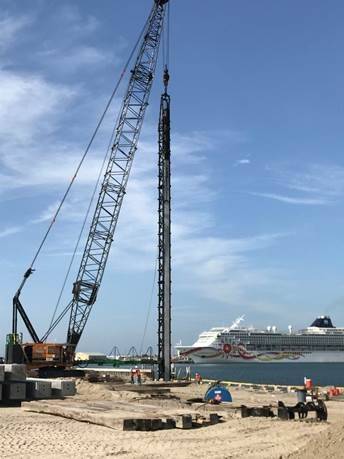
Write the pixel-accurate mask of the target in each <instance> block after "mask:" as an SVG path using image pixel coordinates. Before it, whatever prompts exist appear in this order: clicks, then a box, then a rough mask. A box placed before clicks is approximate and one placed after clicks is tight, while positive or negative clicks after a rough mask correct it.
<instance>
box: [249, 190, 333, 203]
mask: <svg viewBox="0 0 344 459" xmlns="http://www.w3.org/2000/svg"><path fill="white" fill-rule="evenodd" d="M250 194H252V195H253V196H261V197H262V198H268V199H274V200H275V201H280V202H285V203H287V204H296V205H307V206H323V205H328V204H330V201H328V200H326V199H324V198H307V197H303V198H302V197H300V198H298V197H292V196H284V195H281V194H274V193H250Z"/></svg>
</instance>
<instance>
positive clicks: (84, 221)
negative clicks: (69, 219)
mask: <svg viewBox="0 0 344 459" xmlns="http://www.w3.org/2000/svg"><path fill="white" fill-rule="evenodd" d="M118 118H119V115H118V117H117V121H118ZM117 121H116V124H115V126H117ZM115 132H116V129H114V130H113V131H112V135H111V138H110V141H109V145H108V147H107V149H106V155H105V157H104V159H103V162H102V165H101V167H100V170H99V174H98V177H97V181H96V183H95V186H94V188H93V192H92V195H91V198H90V201H89V204H88V207H87V210H86V214H85V217H84V220H83V222H82V225H81V229H80V232H79V235H78V238H77V241H76V244H75V247H74V250H73V253H72V256H71V259H70V262H69V265H68V268H67V272H66V275H65V277H64V280H63V283H62V287H61V290H60V293H59V295H58V298H57V301H56V305H55V308H54V312H53V315H52V317H51V321H50V325H49V328H48V331H47V333H46V335H44V337H45V339H47V338H48V336H49V334H50V329H51V327H52V325H53V322H54V320H55V316H56V312H57V310H58V307H59V306H60V302H61V298H62V295H63V292H64V289H65V287H66V284H67V281H68V278H69V274H70V272H71V269H72V266H73V263H74V260H75V257H76V254H77V251H78V248H79V245H80V241H81V238H82V235H83V233H84V229H85V226H86V223H87V220H88V217H89V214H90V211H91V207H92V204H93V201H94V198H95V195H96V192H97V189H98V186H99V182H100V179H101V176H102V174H103V171H104V167H105V164H106V161H107V159H108V157H109V153H110V150H111V145H112V142H113V139H114V136H115Z"/></svg>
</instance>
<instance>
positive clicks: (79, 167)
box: [29, 20, 149, 271]
mask: <svg viewBox="0 0 344 459" xmlns="http://www.w3.org/2000/svg"><path fill="white" fill-rule="evenodd" d="M148 24H149V21H148V20H147V21H146V23H145V25H144V26H143V28H142V30H141V32H140V35H139V37H138V39H137V41H136V43H135V45H134V48H133V49H132V51H131V53H130V55H129V58H128V60H127V62H126V64H125V66H124V67H123V70H122V72H121V74H120V76H119V79H118V81H117V83H116V86H115V88H114V90H113V91H112V94H111V96H110V98H109V100H108V102H107V104H106V106H105V110H104V111H103V113H102V115H101V117H100V119H99V121H98V123H97V126H96V128H95V130H94V132H93V134H92V136H91V139H90V141H89V143H88V145H87V147H86V150H85V152H84V154H83V155H82V157H81V160H80V162H79V164H78V166H77V168H76V170H75V173H74V175H73V177H72V179H71V181H70V183H69V185H68V187H67V190H66V191H65V193H64V195H63V197H62V200H61V202H60V204H59V206H58V208H57V210H56V211H55V214H54V216H53V218H52V220H51V222H50V224H49V226H48V229H47V231H46V233H45V234H44V237H43V239H42V241H41V243H40V245H39V246H38V249H37V251H36V253H35V256H34V257H33V260H32V262H31V264H30V268H29V270H31V271H32V270H33V266H34V264H35V262H36V260H37V258H38V256H39V254H40V252H41V250H42V248H43V246H44V244H45V241H46V240H47V237H48V235H49V233H50V231H51V229H52V227H53V225H54V223H55V221H56V218H57V216H58V215H59V213H60V210H61V208H62V206H63V204H64V202H65V201H66V199H67V197H68V195H69V192H70V190H71V188H72V186H73V184H74V182H75V179H76V177H77V175H78V173H79V171H80V169H81V166H82V164H83V162H84V160H85V158H86V156H87V154H88V152H89V150H90V148H91V146H92V144H93V141H94V139H95V137H96V135H97V134H98V131H99V129H100V126H101V125H102V123H103V121H104V118H105V116H106V114H107V112H108V110H109V108H110V105H111V103H112V101H113V99H114V97H115V95H116V93H117V90H118V88H119V86H120V84H121V82H122V80H123V77H124V75H125V73H126V71H127V69H128V67H129V64H130V62H131V60H132V58H133V56H134V53H135V51H136V49H137V47H138V45H139V43H140V41H141V38H142V37H143V35H144V33H145V30H146V29H147V27H148Z"/></svg>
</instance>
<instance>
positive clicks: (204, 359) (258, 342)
mask: <svg viewBox="0 0 344 459" xmlns="http://www.w3.org/2000/svg"><path fill="white" fill-rule="evenodd" d="M243 319H244V317H243V316H242V317H239V318H238V319H236V320H235V321H234V322H233V324H232V325H231V326H230V327H227V328H226V327H215V328H211V329H210V330H209V331H206V332H203V333H201V334H200V335H199V337H198V340H197V341H196V342H195V343H194V344H193V345H192V346H182V345H181V344H179V345H177V346H176V351H177V354H178V358H179V360H183V359H185V360H191V361H193V362H194V363H217V364H219V363H221V364H223V363H239V362H244V363H290V362H292V363H308V362H309V363H311V362H312V363H313V362H314V363H315V362H317V363H320V362H324V363H338V362H344V328H337V327H334V325H333V324H332V320H331V318H330V317H329V316H320V317H317V318H316V319H315V320H314V322H313V323H312V325H311V326H309V327H307V328H305V329H303V330H299V331H295V332H294V331H293V329H292V327H291V326H290V325H289V327H288V332H279V331H277V328H276V327H275V326H273V327H271V326H269V327H267V328H266V330H257V329H255V328H253V327H243V326H241V325H240V324H241V322H242V321H243Z"/></svg>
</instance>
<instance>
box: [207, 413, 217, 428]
mask: <svg viewBox="0 0 344 459" xmlns="http://www.w3.org/2000/svg"><path fill="white" fill-rule="evenodd" d="M219 422H220V417H219V415H218V414H217V413H210V414H209V424H210V425H211V426H212V425H214V424H218V423H219Z"/></svg>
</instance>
